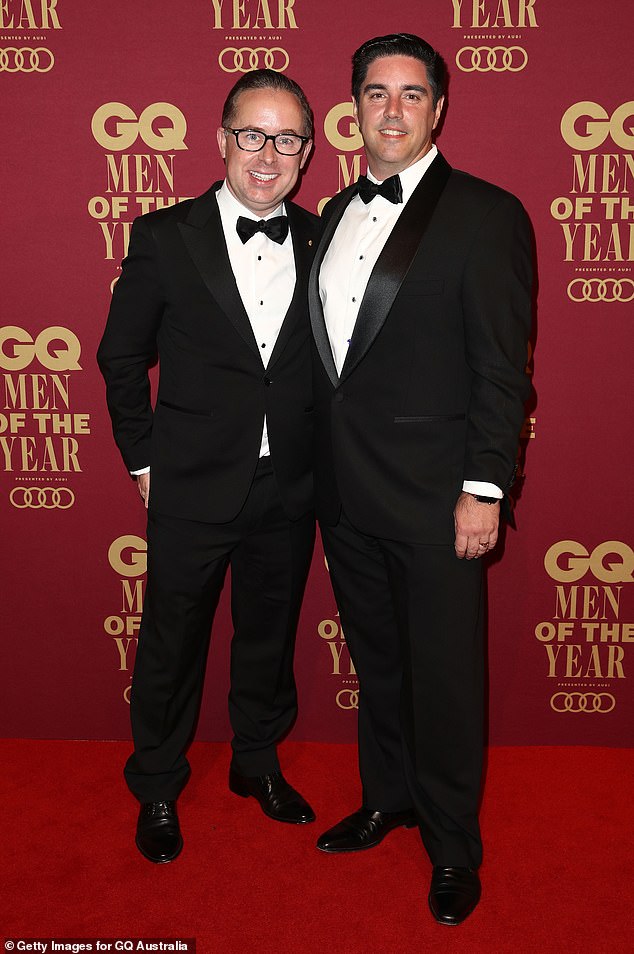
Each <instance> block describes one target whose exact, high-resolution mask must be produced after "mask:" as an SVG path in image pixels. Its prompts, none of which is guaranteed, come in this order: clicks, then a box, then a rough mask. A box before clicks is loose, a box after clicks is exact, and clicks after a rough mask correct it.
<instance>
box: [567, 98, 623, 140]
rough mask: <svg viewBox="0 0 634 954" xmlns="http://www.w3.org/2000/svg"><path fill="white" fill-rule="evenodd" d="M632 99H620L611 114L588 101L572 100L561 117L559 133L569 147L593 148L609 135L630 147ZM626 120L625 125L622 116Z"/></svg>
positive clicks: (597, 104)
mask: <svg viewBox="0 0 634 954" xmlns="http://www.w3.org/2000/svg"><path fill="white" fill-rule="evenodd" d="M633 118H634V100H630V102H629V103H623V105H622V106H618V107H617V109H615V110H614V112H613V113H612V115H611V116H608V114H607V112H606V111H605V109H604V108H603V106H600V105H599V103H593V102H591V101H588V102H583V103H574V104H573V105H572V106H569V107H568V109H567V110H566V112H565V113H564V114H563V116H562V118H561V135H562V136H563V139H564V142H566V143H568V145H569V146H570V147H571V149H580V150H582V151H583V152H586V151H588V150H589V149H597V148H598V147H599V146H602V145H603V143H604V142H605V140H606V139H607V138H608V136H610V137H611V138H612V141H613V142H614V143H615V144H616V145H617V146H620V147H621V149H627V150H629V151H631V150H633V149H634V126H633V123H632V120H633ZM628 119H629V120H630V122H629V123H628V124H627V126H626V120H628Z"/></svg>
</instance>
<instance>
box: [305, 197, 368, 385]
mask: <svg viewBox="0 0 634 954" xmlns="http://www.w3.org/2000/svg"><path fill="white" fill-rule="evenodd" d="M355 195H356V188H355V187H354V186H350V187H349V188H348V189H347V190H345V192H343V193H341V194H340V197H337V198H341V201H340V202H339V205H338V206H337V208H336V209H335V211H334V212H333V214H332V215H331V216H330V218H329V219H328V222H327V223H326V225H325V227H324V231H323V233H322V236H321V239H320V242H319V246H318V247H317V252H316V254H315V260H314V262H313V267H312V269H311V272H310V278H309V281H308V304H309V307H310V323H311V325H312V329H313V337H314V339H315V344H316V346H317V351H318V353H319V357H320V358H321V361H322V364H323V366H324V368H325V370H326V373H327V374H328V377H329V378H330V380H331V381H332V384H333V386H334V387H337V386H338V385H339V375H338V374H337V368H336V366H335V359H334V358H333V356H332V349H331V347H330V341H329V339H328V331H327V329H326V322H325V320H324V310H323V308H322V305H321V296H320V294H319V272H320V270H321V264H322V262H323V260H324V256H325V254H326V252H327V251H328V246H329V245H330V242H331V240H332V237H333V235H334V234H335V229H336V228H337V226H338V225H339V222H340V221H341V216H342V215H343V213H344V212H345V211H346V208H347V207H348V203H349V202H350V200H351V199H352V198H354V196H355Z"/></svg>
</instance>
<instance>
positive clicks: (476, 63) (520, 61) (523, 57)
mask: <svg viewBox="0 0 634 954" xmlns="http://www.w3.org/2000/svg"><path fill="white" fill-rule="evenodd" d="M527 63H528V53H527V52H526V50H525V49H524V48H523V47H522V46H463V47H462V49H460V50H458V52H457V53H456V66H457V67H458V68H459V69H461V70H462V71H463V73H489V72H493V73H505V72H509V73H519V72H520V70H523V69H524V67H525V66H526V64H527Z"/></svg>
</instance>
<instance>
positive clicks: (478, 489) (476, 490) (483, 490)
mask: <svg viewBox="0 0 634 954" xmlns="http://www.w3.org/2000/svg"><path fill="white" fill-rule="evenodd" d="M462 489H463V491H464V493H466V494H479V495H480V496H481V497H497V498H498V500H501V499H502V497H503V496H504V493H503V491H501V490H500V488H499V487H498V486H497V485H496V484H489V483H488V482H487V481H486V480H465V482H464V483H463V485H462Z"/></svg>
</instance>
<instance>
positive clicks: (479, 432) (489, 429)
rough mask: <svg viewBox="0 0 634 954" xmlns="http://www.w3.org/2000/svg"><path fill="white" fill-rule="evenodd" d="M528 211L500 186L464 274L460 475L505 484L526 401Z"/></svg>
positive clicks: (529, 296) (512, 465)
mask: <svg viewBox="0 0 634 954" xmlns="http://www.w3.org/2000/svg"><path fill="white" fill-rule="evenodd" d="M532 280H533V270H532V247H531V231H530V224H529V221H528V217H527V215H526V213H525V211H524V209H523V208H522V206H521V204H520V203H519V201H518V200H517V199H516V198H515V197H514V196H512V195H510V194H509V193H503V195H502V198H501V199H499V201H497V202H496V203H495V204H494V205H493V207H492V208H490V209H489V211H488V213H487V214H486V215H485V216H484V218H483V221H482V223H481V225H480V228H479V229H478V233H477V235H476V237H475V241H474V242H473V244H472V246H471V249H470V252H469V255H468V258H467V262H466V266H465V271H464V275H463V283H462V304H463V314H464V326H465V342H466V358H467V363H468V364H469V367H470V368H471V371H472V372H473V380H472V387H471V396H470V401H469V409H468V414H467V439H466V452H465V464H464V478H465V479H466V480H482V481H489V482H490V483H493V484H496V485H497V486H498V487H500V488H501V489H502V490H504V491H507V490H508V489H509V487H510V485H511V483H512V480H513V476H514V471H515V460H516V456H517V448H518V441H519V433H520V429H521V427H522V423H523V420H524V402H525V401H526V399H527V397H528V395H529V394H530V381H529V379H528V377H527V374H526V361H527V346H528V338H529V334H530V330H531V317H532Z"/></svg>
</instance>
